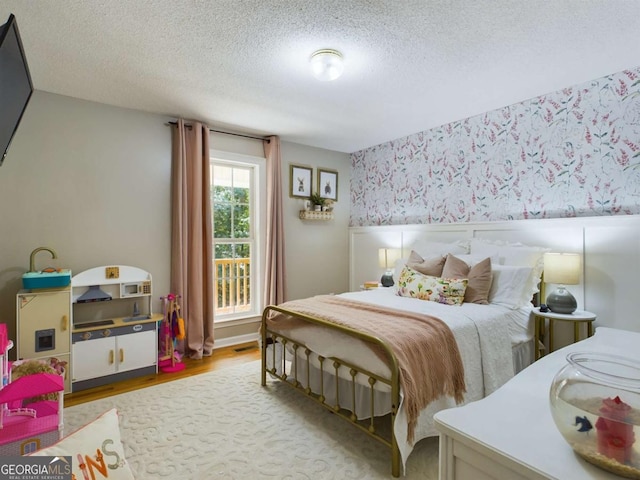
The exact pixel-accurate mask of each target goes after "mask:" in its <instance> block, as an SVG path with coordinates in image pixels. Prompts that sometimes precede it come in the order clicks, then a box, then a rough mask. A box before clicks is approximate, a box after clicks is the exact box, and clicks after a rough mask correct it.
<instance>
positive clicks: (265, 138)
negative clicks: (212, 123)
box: [165, 122, 271, 143]
mask: <svg viewBox="0 0 640 480" xmlns="http://www.w3.org/2000/svg"><path fill="white" fill-rule="evenodd" d="M165 125H178V122H168V123H165ZM185 127H187V128H191V124H189V123H185ZM209 131H210V132H215V133H222V134H224V135H234V136H236V137H244V138H252V139H254V140H266V141H267V143H271V140H269V138H267V137H254V136H253V135H243V134H241V133H231V132H223V131H222V130H214V129H212V128H210V129H209Z"/></svg>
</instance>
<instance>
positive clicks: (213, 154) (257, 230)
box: [209, 150, 267, 324]
mask: <svg viewBox="0 0 640 480" xmlns="http://www.w3.org/2000/svg"><path fill="white" fill-rule="evenodd" d="M209 159H210V163H211V165H213V164H219V165H230V166H234V165H235V166H240V167H242V168H247V167H250V168H252V169H253V175H252V177H253V185H252V193H253V195H252V198H251V205H250V209H251V233H252V238H251V239H250V243H251V255H252V258H251V272H250V279H251V280H250V288H251V310H249V311H246V312H239V313H230V314H225V315H216V316H215V322H220V323H223V322H235V323H238V324H240V323H245V321H253V319H255V317H257V316H260V312H262V310H263V308H264V306H263V303H264V302H263V298H262V295H263V293H262V292H263V284H264V280H263V275H262V272H263V271H264V258H265V242H264V241H263V237H264V232H265V231H266V230H265V224H266V203H267V202H266V191H267V188H266V187H267V175H266V163H267V161H266V159H265V158H262V157H255V156H252V155H244V154H240V153H233V152H225V151H223V150H210V152H209ZM212 170H213V169H212ZM210 183H211V181H210ZM212 233H213V232H212ZM211 240H212V241H214V239H213V238H212V239H211ZM213 260H214V259H212V261H213Z"/></svg>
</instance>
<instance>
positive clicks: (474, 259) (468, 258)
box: [455, 254, 500, 267]
mask: <svg viewBox="0 0 640 480" xmlns="http://www.w3.org/2000/svg"><path fill="white" fill-rule="evenodd" d="M455 257H456V258H458V259H460V260H462V261H463V262H464V263H466V264H467V265H469V267H475V266H476V265H477V264H478V263H480V262H482V261H483V260H486V258H487V257H486V256H484V257H482V256H480V255H470V254H469V255H456V256H455ZM489 258H491V263H492V264H493V263H495V264H496V265H497V264H499V263H500V262H499V259H498V257H497V256H495V257H491V256H490V257H489Z"/></svg>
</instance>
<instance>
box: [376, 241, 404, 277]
mask: <svg viewBox="0 0 640 480" xmlns="http://www.w3.org/2000/svg"><path fill="white" fill-rule="evenodd" d="M399 258H400V249H397V248H380V249H378V263H379V264H380V268H384V269H386V271H385V272H384V274H383V275H382V278H380V283H381V284H382V286H383V287H392V286H393V284H394V282H393V268H394V266H395V264H396V260H398V259H399Z"/></svg>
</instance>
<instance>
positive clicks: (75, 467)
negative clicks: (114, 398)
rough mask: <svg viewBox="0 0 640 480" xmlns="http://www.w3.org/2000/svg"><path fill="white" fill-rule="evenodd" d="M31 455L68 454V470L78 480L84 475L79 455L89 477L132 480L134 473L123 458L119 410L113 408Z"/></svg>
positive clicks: (61, 455)
mask: <svg viewBox="0 0 640 480" xmlns="http://www.w3.org/2000/svg"><path fill="white" fill-rule="evenodd" d="M98 451H99V452H100V454H99V455H98ZM31 455H35V456H58V457H66V456H70V457H71V464H72V466H71V472H72V473H73V474H74V475H75V478H77V479H82V478H87V477H86V476H85V474H84V473H83V471H82V469H81V468H80V462H79V460H78V459H79V458H82V459H83V460H82V461H83V466H84V467H85V468H86V472H88V475H89V477H88V478H109V479H110V480H112V479H118V480H134V476H133V473H132V472H131V470H130V469H129V465H128V464H127V461H126V460H125V458H124V448H123V446H122V442H121V441H120V425H119V424H118V412H117V410H116V409H115V408H112V409H111V410H109V411H107V412H105V413H103V414H102V415H100V416H99V417H98V418H96V419H95V420H94V421H93V422H91V423H89V424H87V425H85V426H84V427H82V428H80V429H78V430H77V431H75V432H73V433H72V434H71V435H69V436H67V437H64V438H63V439H62V440H60V441H59V442H57V443H55V444H53V445H51V446H50V447H47V448H43V449H42V450H38V451H37V452H34V453H32V454H31ZM100 456H101V457H102V458H100Z"/></svg>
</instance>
